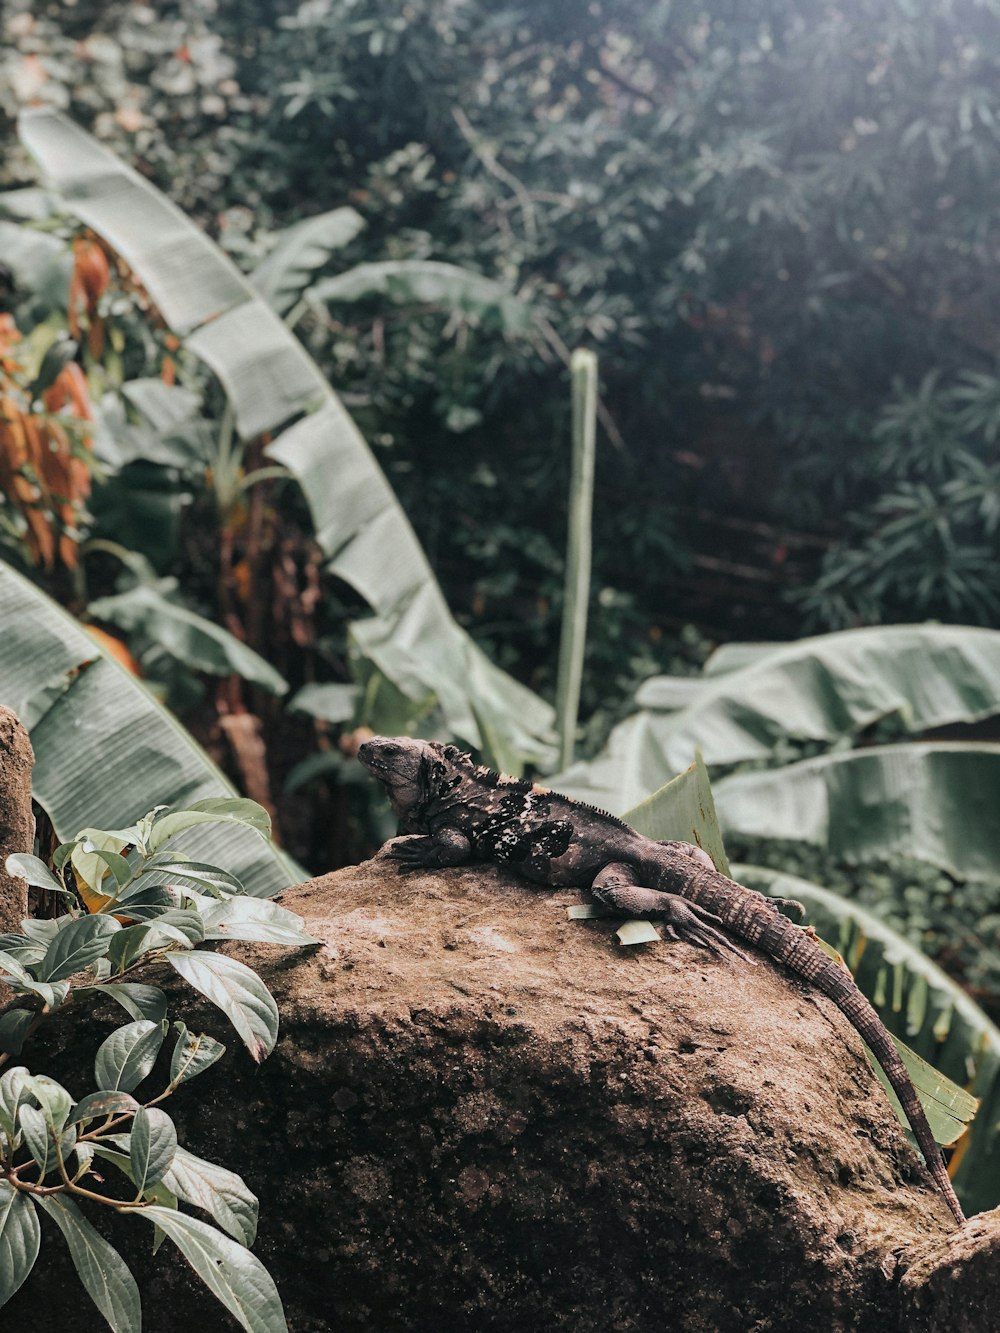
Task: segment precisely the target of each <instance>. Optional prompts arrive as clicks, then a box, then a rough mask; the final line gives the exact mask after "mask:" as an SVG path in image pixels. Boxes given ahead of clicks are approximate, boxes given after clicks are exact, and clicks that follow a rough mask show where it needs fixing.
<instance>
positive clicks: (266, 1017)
mask: <svg viewBox="0 0 1000 1333" xmlns="http://www.w3.org/2000/svg"><path fill="white" fill-rule="evenodd" d="M166 958H167V961H168V962H169V963H170V965H171V966H172V967H173V969H174V971H175V972H178V973H179V974H180V975H181V976H182V977H183V978H184V980H185V981H186V982H187V983H188V985H190V986H193V987H194V988H195V990H198V991H201V993H202V995H204V996H205V997H206V998H207V999H209V1000H211V1001H212V1003H213V1004H215V1005H218V1007H219V1008H220V1009H221V1010H222V1012H223V1013H224V1014H225V1015H226V1017H227V1018H228V1019H229V1021H230V1022H231V1023H232V1025H233V1027H234V1028H235V1029H236V1031H237V1032H238V1033H239V1034H240V1036H241V1037H242V1039H243V1044H244V1045H245V1046H246V1048H247V1050H248V1051H249V1052H250V1054H251V1055H252V1056H253V1058H254V1059H255V1060H256V1061H257V1063H258V1064H259V1063H260V1062H261V1061H262V1060H264V1059H265V1058H266V1057H267V1056H268V1055H270V1054H271V1052H272V1051H273V1050H274V1043H275V1042H276V1041H277V1039H278V1006H277V1005H276V1004H275V1002H274V997H273V995H272V994H271V992H270V991H269V990H268V989H267V986H265V984H264V982H263V981H262V980H261V979H260V977H259V976H258V975H257V973H256V972H254V971H253V970H252V968H249V967H247V965H246V964H245V963H241V962H240V961H239V960H238V959H236V958H229V957H227V955H226V954H221V953H205V952H201V951H199V952H196V953H168V954H167V955H166Z"/></svg>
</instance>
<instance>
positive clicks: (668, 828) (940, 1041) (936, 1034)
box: [567, 755, 1000, 1212]
mask: <svg viewBox="0 0 1000 1333" xmlns="http://www.w3.org/2000/svg"><path fill="white" fill-rule="evenodd" d="M626 817H627V818H628V820H629V822H630V823H631V824H632V825H633V826H634V827H635V828H637V829H638V830H639V831H640V832H642V833H645V834H646V835H647V837H652V838H666V839H672V838H676V839H681V840H683V841H685V842H691V843H694V844H696V845H697V846H699V847H702V848H703V849H704V850H705V851H706V852H708V854H709V855H710V856H711V858H712V860H713V862H714V864H715V866H716V868H717V869H718V870H721V871H722V873H723V874H727V875H732V876H733V878H735V879H736V880H737V881H738V882H740V883H743V884H746V885H748V886H749V887H750V888H755V889H758V890H760V891H761V892H763V893H769V894H773V895H775V896H776V897H779V898H789V899H793V900H797V901H800V902H802V903H803V905H804V906H805V908H806V919H807V921H808V923H809V924H810V925H811V926H813V927H814V928H815V929H816V931H817V932H818V934H819V935H820V937H821V941H822V939H825V940H827V941H829V947H830V951H831V952H835V953H836V954H838V955H839V956H841V960H842V961H844V962H845V964H846V966H847V967H848V968H849V969H850V971H851V972H852V973H853V974H854V978H855V980H856V981H857V983H858V985H859V987H860V988H861V989H862V990H863V991H864V993H865V994H866V995H867V996H868V998H869V999H870V1000H871V1002H872V1004H873V1005H874V1006H875V1008H876V1010H877V1011H878V1014H879V1017H880V1018H881V1019H882V1021H883V1023H885V1025H886V1027H887V1028H888V1029H889V1032H890V1033H891V1034H892V1036H893V1039H894V1040H895V1042H896V1045H897V1048H898V1049H899V1052H900V1055H901V1056H902V1058H903V1060H904V1062H905V1063H906V1065H907V1069H908V1071H909V1073H910V1077H911V1079H912V1080H913V1083H914V1086H915V1088H916V1090H917V1093H918V1096H919V1097H920V1100H921V1102H922V1104H923V1106H924V1110H925V1112H926V1113H927V1116H928V1120H929V1122H930V1124H931V1127H932V1129H933V1131H934V1134H935V1137H936V1138H937V1140H938V1142H939V1143H941V1144H942V1145H945V1146H954V1147H955V1151H954V1153H953V1155H952V1158H951V1164H950V1168H949V1170H950V1173H951V1175H952V1177H953V1180H954V1182H955V1187H956V1190H958V1192H959V1194H960V1197H961V1198H962V1200H963V1203H964V1204H965V1207H966V1208H967V1210H968V1211H969V1212H978V1211H981V1210H983V1209H988V1208H992V1207H994V1206H995V1205H996V1201H997V1198H998V1197H1000V1165H998V1153H1000V1128H998V1117H997V1107H998V1105H1000V1029H998V1028H997V1027H996V1026H995V1025H994V1024H993V1023H992V1022H991V1021H990V1019H989V1018H988V1017H987V1016H986V1014H984V1013H983V1012H982V1010H981V1009H980V1008H979V1007H978V1006H977V1005H976V1004H975V1003H974V1002H973V1001H972V1000H971V999H970V998H969V996H968V995H967V994H965V992H964V991H963V990H962V989H961V988H960V987H959V986H958V985H956V983H955V982H954V981H953V980H952V979H951V978H950V977H948V976H947V975H946V974H945V973H944V972H943V971H942V970H941V969H940V968H939V967H936V966H935V964H934V963H932V962H931V961H930V960H929V959H928V958H927V957H926V956H925V955H924V954H923V953H922V952H921V951H920V949H919V948H917V947H916V946H915V945H914V944H913V943H911V942H910V941H909V940H908V939H907V938H905V936H903V935H902V934H900V933H899V932H898V931H896V930H894V929H893V928H892V926H890V925H888V924H887V923H886V922H885V921H884V920H883V919H881V918H880V917H877V916H875V915H873V914H872V913H871V912H868V911H865V910H864V909H863V908H861V907H859V906H858V904H856V903H853V902H848V901H846V900H845V899H843V898H841V897H839V896H838V895H836V894H833V893H830V892H829V891H827V890H826V889H823V888H820V887H819V886H818V885H816V884H813V883H809V882H807V881H805V880H803V879H801V878H798V877H796V876H792V875H787V874H782V873H780V872H775V871H771V870H767V869H764V868H763V867H761V866H753V865H740V864H737V865H735V866H733V867H730V864H729V861H728V858H727V855H726V850H725V846H724V843H723V836H722V831H721V828H720V825H719V821H718V818H717V815H716V808H715V803H714V799H713V793H712V787H711V784H710V781H709V776H708V771H707V769H706V767H705V764H704V762H703V761H702V759H701V756H700V755H699V756H698V757H697V758H696V760H695V762H694V763H693V764H692V765H691V766H690V767H689V768H688V769H686V770H685V771H684V772H683V773H680V774H678V776H677V777H675V778H672V779H671V780H670V781H669V782H668V783H666V784H665V785H664V786H663V787H661V788H660V789H659V790H658V791H656V792H655V793H654V794H653V795H652V796H650V797H648V798H647V799H646V800H645V801H643V802H641V803H640V804H639V805H637V806H635V807H634V808H633V809H631V810H629V811H627V812H626ZM567 910H568V913H569V915H570V916H571V917H572V918H575V919H586V918H589V917H592V916H600V915H603V913H602V911H601V910H600V909H598V908H594V907H589V906H584V907H571V908H569V909H567ZM617 934H618V938H619V939H620V941H621V943H622V944H623V945H636V944H648V943H654V942H658V941H659V939H660V936H659V933H658V931H657V930H656V928H655V927H654V926H653V925H652V924H651V923H650V922H648V921H626V922H624V923H623V924H622V925H621V926H620V927H619V928H618V931H617ZM870 1061H871V1064H872V1068H873V1069H874V1071H875V1073H876V1075H877V1076H878V1077H879V1079H880V1080H881V1081H882V1083H883V1086H885V1088H886V1091H887V1093H888V1095H889V1098H890V1101H891V1103H892V1106H893V1109H894V1111H895V1112H896V1115H897V1118H898V1119H899V1121H900V1123H901V1124H902V1125H903V1126H904V1128H905V1127H906V1123H907V1122H906V1117H905V1115H904V1114H903V1112H902V1109H901V1107H900V1106H899V1103H898V1101H897V1099H896V1097H895V1094H894V1093H893V1092H892V1089H891V1088H889V1086H888V1083H887V1082H886V1080H885V1077H884V1074H883V1073H882V1071H881V1069H880V1067H879V1065H878V1063H877V1061H876V1060H875V1059H874V1058H873V1057H870ZM963 1088H968V1089H969V1090H970V1092H971V1093H972V1094H973V1095H972V1096H970V1095H969V1094H968V1093H966V1092H963V1091H962V1089H963ZM977 1105H978V1107H979V1109H978V1112H977Z"/></svg>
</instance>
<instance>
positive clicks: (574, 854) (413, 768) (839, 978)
mask: <svg viewBox="0 0 1000 1333" xmlns="http://www.w3.org/2000/svg"><path fill="white" fill-rule="evenodd" d="M358 758H359V759H360V760H361V762H362V763H363V764H364V765H365V767H366V768H367V769H368V770H369V771H370V772H371V773H372V775H373V776H374V777H375V778H377V779H378V780H379V781H380V782H381V783H382V785H383V787H384V788H385V790H386V793H387V794H388V796H389V800H390V801H391V803H392V806H393V809H394V810H395V812H396V814H397V815H398V817H399V820H400V830H401V832H402V834H403V836H401V837H398V838H394V839H392V840H391V841H390V842H389V843H388V844H387V849H388V852H389V854H390V855H391V856H393V857H395V858H396V859H397V860H398V861H400V862H401V863H402V864H403V865H404V866H407V867H410V868H414V869H416V868H419V867H426V868H432V867H435V868H437V867H443V866H456V865H465V864H468V863H470V862H473V861H494V862H496V863H497V864H499V865H503V866H509V867H510V868H511V869H512V870H515V871H517V873H518V874H520V875H522V876H523V877H524V878H525V879H528V880H531V881H532V882H533V883H535V884H543V885H548V886H549V887H552V888H561V887H565V886H575V887H577V888H580V889H583V890H584V891H586V892H589V893H590V895H591V896H592V897H593V898H595V899H596V900H597V901H598V902H600V903H602V904H604V905H605V906H606V907H609V908H611V909H612V910H613V911H614V912H616V913H620V914H621V915H623V916H630V917H643V918H648V919H654V920H658V921H662V922H663V923H664V934H665V935H666V936H667V937H668V938H671V939H678V938H680V939H683V940H686V941H688V942H689V943H691V944H695V945H698V946H699V947H701V948H706V949H710V950H712V951H713V952H714V953H717V954H722V953H725V952H728V953H731V954H737V955H738V956H739V957H741V958H743V959H744V960H745V961H747V962H750V963H752V962H754V959H753V958H751V957H750V956H749V955H748V954H747V953H745V952H744V951H743V950H742V949H741V948H740V947H739V945H738V944H736V943H735V941H734V939H733V937H735V939H736V940H740V941H742V942H744V943H746V944H749V945H752V946H753V947H754V948H756V949H759V950H760V952H761V953H762V954H764V955H765V956H766V957H768V958H771V959H773V960H774V961H775V962H778V963H781V964H783V965H784V966H785V967H786V968H788V970H789V971H790V972H793V973H794V974H795V975H796V976H798V977H801V978H803V980H805V981H807V982H809V983H811V984H812V985H813V986H815V987H816V989H817V990H819V991H821V992H822V993H823V994H824V995H827V996H829V998H830V999H831V1000H832V1001H833V1002H834V1004H835V1005H836V1006H837V1008H838V1009H839V1010H840V1011H841V1013H843V1014H844V1015H845V1016H846V1017H847V1019H848V1021H849V1022H850V1023H851V1024H852V1026H853V1027H854V1028H855V1030H856V1031H857V1032H858V1033H859V1034H860V1035H861V1037H863V1038H864V1040H865V1041H866V1042H867V1043H868V1046H869V1047H870V1049H871V1051H872V1053H873V1055H874V1056H875V1058H876V1060H878V1062H879V1064H880V1065H881V1066H882V1069H883V1070H884V1071H885V1074H886V1077H887V1078H888V1080H889V1083H890V1084H891V1085H892V1088H893V1089H894V1091H895V1093H896V1095H897V1097H898V1098H899V1101H900V1105H901V1106H902V1108H903V1112H904V1114H905V1115H906V1118H907V1120H908V1121H909V1123H910V1126H911V1128H912V1130H913V1133H914V1136H915V1138H916V1140H917V1143H918V1144H919V1145H920V1150H921V1152H922V1153H923V1155H924V1159H925V1161H926V1163H927V1167H928V1170H929V1171H930V1173H931V1175H932V1176H933V1178H934V1181H935V1183H936V1185H937V1186H938V1188H939V1189H940V1191H941V1193H942V1194H943V1195H944V1197H945V1199H946V1201H947V1203H948V1206H949V1208H950V1209H951V1211H952V1213H953V1214H954V1216H955V1220H956V1221H958V1222H964V1221H965V1217H964V1215H963V1213H962V1209H961V1206H960V1204H959V1202H958V1199H957V1198H956V1196H955V1191H954V1189H953V1188H952V1184H951V1181H950V1180H949V1179H948V1173H947V1171H946V1170H945V1165H944V1162H943V1160H942V1158H941V1153H940V1150H939V1149H938V1146H937V1143H936V1142H935V1140H934V1135H933V1133H932V1132H931V1128H930V1125H929V1124H928V1123H927V1117H926V1116H925V1115H924V1111H923V1107H922V1106H921V1105H920V1101H919V1099H918V1097H917V1094H916V1092H915V1090H914V1087H913V1084H912V1083H911V1082H910V1078H909V1075H908V1074H907V1072H906V1066H905V1065H904V1064H903V1062H902V1060H901V1059H900V1058H899V1054H898V1053H897V1051H896V1047H895V1046H894V1044H893V1042H892V1039H891V1037H890V1036H889V1033H888V1032H887V1030H886V1028H885V1027H884V1026H883V1024H882V1022H881V1020H880V1019H879V1016H878V1014H877V1013H876V1012H875V1010H874V1009H873V1008H872V1006H871V1005H870V1004H869V1003H868V1001H867V1000H866V999H865V997H864V996H863V995H862V994H861V992H860V991H859V990H858V988H857V986H856V985H855V984H854V981H853V980H852V978H851V976H850V974H849V973H847V972H845V971H844V969H843V968H842V967H840V966H839V965H838V964H837V963H835V962H834V961H833V959H831V958H829V957H828V956H827V955H826V954H825V953H824V952H823V951H822V949H820V948H819V946H818V945H817V944H816V942H815V940H814V938H813V936H812V934H811V932H810V931H807V930H803V929H802V928H801V927H800V926H797V925H795V924H794V923H793V922H791V921H789V920H788V919H787V918H786V917H784V916H782V915H781V913H780V912H779V911H778V905H779V904H781V902H782V900H781V899H775V898H766V897H764V895H763V894H760V893H756V892H755V891H754V890H752V889H747V888H744V887H743V885H741V884H737V883H736V882H735V881H734V880H731V879H728V878H727V877H726V876H725V875H723V874H720V872H719V871H717V870H716V869H715V868H714V867H713V866H712V863H711V861H710V860H709V858H708V857H707V856H706V855H705V853H704V852H702V851H700V850H699V849H697V848H695V847H691V846H690V845H689V844H687V843H682V842H654V841H653V840H652V839H651V838H645V837H643V836H642V834H640V833H636V832H635V830H634V829H631V828H629V826H628V825H627V824H625V823H623V821H622V820H620V819H616V818H615V817H614V815H609V814H607V813H605V812H604V811H603V810H597V809H595V808H594V807H593V806H589V805H585V804H584V803H583V802H581V801H574V800H571V799H570V798H569V797H568V796H560V795H559V794H558V793H556V792H549V791H546V790H544V789H543V788H540V787H535V786H532V785H531V784H530V783H526V782H520V781H518V780H517V779H515V778H506V777H501V776H500V775H498V774H496V773H493V772H491V771H490V770H489V769H488V768H483V767H482V766H480V765H477V764H474V763H473V761H472V760H471V759H470V757H469V756H468V755H467V754H463V753H462V752H461V751H460V750H458V749H456V748H455V747H454V746H451V745H439V744H437V743H435V742H431V741H420V740H410V739H408V738H406V737H400V738H395V739H390V738H388V737H384V736H375V737H373V738H372V739H371V740H369V741H366V742H365V743H364V744H363V745H362V746H361V748H360V750H359V751H358ZM793 906H796V907H799V906H800V905H799V904H793ZM800 910H801V908H800Z"/></svg>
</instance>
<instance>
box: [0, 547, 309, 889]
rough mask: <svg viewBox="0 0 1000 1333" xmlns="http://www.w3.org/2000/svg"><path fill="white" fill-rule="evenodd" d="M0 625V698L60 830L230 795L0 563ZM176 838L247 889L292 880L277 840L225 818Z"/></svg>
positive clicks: (78, 634)
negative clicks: (28, 747) (26, 739)
mask: <svg viewBox="0 0 1000 1333" xmlns="http://www.w3.org/2000/svg"><path fill="white" fill-rule="evenodd" d="M0 624H2V625H3V627H4V632H3V634H2V635H0V703H3V704H5V705H6V706H7V707H8V708H12V709H13V710H14V711H15V712H16V713H17V714H18V716H19V717H20V718H21V721H22V722H23V723H24V725H25V726H26V727H27V729H28V733H29V735H30V737H31V743H32V745H33V746H34V750H35V769H34V774H33V776H32V787H33V794H34V797H35V800H37V801H38V803H39V805H41V806H42V807H43V809H44V810H45V812H46V813H47V814H48V816H49V818H50V819H51V820H52V824H53V826H54V828H55V830H56V833H57V835H58V836H59V837H60V838H61V839H63V840H64V841H65V840H68V839H70V838H73V837H75V836H76V834H77V833H78V832H79V830H80V829H82V828H86V827H89V826H94V827H98V828H121V827H124V826H125V825H128V824H130V823H132V822H134V821H135V820H136V819H138V818H140V817H141V816H142V815H144V814H146V812H147V811H148V810H151V809H152V808H153V807H154V806H156V805H175V806H188V805H191V804H192V803H193V802H194V801H200V800H204V799H205V798H207V797H210V796H238V795H239V793H238V792H237V791H236V789H235V788H234V787H233V786H232V785H231V784H230V783H229V782H228V781H227V779H226V778H225V777H224V776H223V774H222V773H221V772H220V771H219V770H218V769H217V768H216V767H215V765H214V764H213V763H212V761H211V760H210V759H209V757H208V756H207V755H206V754H205V752H204V751H203V750H202V749H201V748H200V747H199V746H198V745H197V744H196V743H195V741H194V740H193V739H192V737H191V736H189V735H188V733H187V732H186V731H185V730H184V728H183V727H182V726H181V725H180V723H179V722H178V721H177V720H176V718H174V717H173V715H172V714H170V713H168V712H167V711H166V709H164V708H162V707H161V706H160V705H159V704H158V703H157V702H156V700H155V699H154V698H153V697H152V695H150V694H149V693H148V692H147V690H146V689H145V687H144V686H143V685H142V684H141V683H140V682H139V681H138V680H136V678H135V677H134V676H132V675H130V674H129V673H128V672H127V671H126V670H125V669H124V668H123V667H121V666H119V665H118V663H117V662H115V661H113V660H112V659H111V658H109V657H107V656H106V655H105V654H104V653H103V652H102V651H101V649H100V647H99V645H98V644H97V643H96V642H95V640H94V639H92V638H91V637H90V635H89V634H87V633H86V632H85V631H84V630H83V629H82V628H81V626H80V625H79V624H78V623H77V622H76V621H75V620H74V619H73V618H72V617H71V616H70V615H68V614H67V613H66V612H65V611H63V610H62V608H61V607H60V606H58V605H57V604H56V603H55V602H54V601H52V600H51V598H49V597H47V596H46V595H45V594H44V593H43V592H41V591H40V589H38V588H36V587H35V586H34V584H32V583H29V582H28V580H27V579H25V578H23V577H22V576H21V575H20V574H18V573H16V572H15V571H14V570H13V569H11V568H10V566H9V565H7V564H5V563H3V562H2V561H0ZM177 845H178V848H179V849H181V850H184V851H186V852H187V853H188V854H189V855H192V856H195V857H196V859H197V860H200V861H207V862H210V863H212V864H217V865H221V866H224V867H225V868H226V869H227V870H229V871H231V872H232V873H233V874H234V875H236V877H237V878H238V879H240V880H241V881H242V882H243V884H244V886H245V887H246V888H247V890H248V892H249V893H251V894H253V895H254V896H256V897H270V896H271V895H272V894H275V893H278V892H280V891H281V890H282V889H283V888H287V887H288V886H289V885H290V884H294V883H296V882H297V881H298V880H299V879H300V878H301V876H300V875H298V874H296V873H295V870H294V868H293V866H292V863H291V862H290V861H288V860H287V859H286V858H285V856H284V855H283V854H282V853H281V852H280V851H279V850H278V848H276V847H274V846H272V844H270V843H268V842H265V841H264V840H263V839H261V838H260V837H258V836H257V835H256V834H255V833H253V832H252V831H251V830H249V829H246V828H242V827H239V826H237V825H230V824H218V825H216V824H204V825H200V826H199V827H198V828H195V829H192V830H191V831H190V833H187V834H184V835H183V836H182V837H180V838H178V840H177Z"/></svg>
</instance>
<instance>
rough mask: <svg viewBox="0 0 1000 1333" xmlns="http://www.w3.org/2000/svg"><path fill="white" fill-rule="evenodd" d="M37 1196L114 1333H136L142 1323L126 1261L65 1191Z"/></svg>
mask: <svg viewBox="0 0 1000 1333" xmlns="http://www.w3.org/2000/svg"><path fill="white" fill-rule="evenodd" d="M36 1197H37V1200H38V1206H39V1207H40V1208H44V1209H45V1211H46V1212H47V1213H48V1215H49V1216H50V1217H51V1218H52V1220H53V1221H54V1222H55V1223H56V1225H57V1226H58V1227H59V1230H60V1231H61V1232H62V1233H63V1236H64V1238H65V1240H66V1244H67V1245H68V1246H69V1252H70V1255H71V1256H72V1259H73V1264H74V1266H75V1268H76V1271H77V1274H78V1275H79V1278H80V1281H81V1282H82V1283H83V1285H84V1287H85V1288H86V1289H87V1293H88V1295H89V1296H90V1298H91V1300H92V1301H93V1302H94V1304H95V1305H96V1306H97V1308H98V1310H100V1312H101V1314H102V1315H103V1316H104V1318H105V1319H106V1320H107V1321H108V1323H109V1324H110V1326H111V1328H112V1329H113V1330H114V1333H135V1330H136V1329H138V1328H140V1327H141V1324H142V1317H141V1314H140V1306H139V1288H138V1287H137V1286H136V1284H135V1278H134V1277H133V1276H132V1274H131V1273H130V1272H129V1270H128V1267H127V1265H126V1263H125V1260H124V1259H123V1258H122V1257H121V1255H120V1254H119V1253H118V1251H117V1250H116V1249H114V1248H113V1247H112V1246H111V1245H109V1244H108V1242H107V1241H106V1240H105V1239H104V1237H103V1236H102V1235H100V1233H99V1232H97V1231H95V1230H94V1228H93V1227H92V1226H91V1224H90V1223H89V1222H88V1221H87V1219H86V1218H85V1217H84V1216H83V1214H82V1213H81V1212H80V1211H79V1209H78V1208H77V1206H76V1204H75V1203H73V1201H72V1200H71V1199H68V1198H67V1197H66V1196H65V1195H64V1194H50V1195H48V1196H42V1195H38V1196H36Z"/></svg>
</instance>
